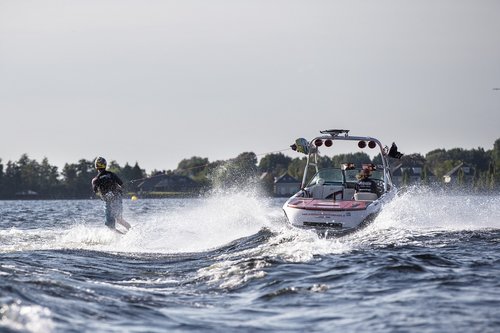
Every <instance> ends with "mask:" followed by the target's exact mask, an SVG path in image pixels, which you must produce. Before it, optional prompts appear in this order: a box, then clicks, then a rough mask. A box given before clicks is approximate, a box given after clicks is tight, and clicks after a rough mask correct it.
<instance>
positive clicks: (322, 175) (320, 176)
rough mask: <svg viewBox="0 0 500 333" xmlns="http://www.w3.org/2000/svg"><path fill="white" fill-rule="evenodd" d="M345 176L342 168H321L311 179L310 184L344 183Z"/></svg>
mask: <svg viewBox="0 0 500 333" xmlns="http://www.w3.org/2000/svg"><path fill="white" fill-rule="evenodd" d="M343 183H344V176H343V174H342V170H340V169H333V168H331V169H323V170H319V171H318V173H317V174H316V175H314V177H313V178H312V179H311V181H310V182H309V185H308V186H312V185H316V184H320V185H336V184H340V185H341V184H343Z"/></svg>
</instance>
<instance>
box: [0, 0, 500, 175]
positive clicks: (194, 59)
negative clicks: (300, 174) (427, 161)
mask: <svg viewBox="0 0 500 333" xmlns="http://www.w3.org/2000/svg"><path fill="white" fill-rule="evenodd" d="M499 87H500V1H498V0H491V1H487V0H474V1H472V0H449V1H444V0H418V1H417V0H415V1H405V0H394V1H390V0H386V1H375V0H366V1H356V0H346V1H336V0H325V1H314V0H296V1H294V0H198V1H196V0H175V1H168V0H158V1H152V0H137V1H132V0H85V1H84V0H78V1H77V0H60V1H54V0H45V1H40V0H37V1H22V0H12V1H9V0H0V112H1V120H0V121H1V130H0V142H1V145H0V158H2V160H3V162H4V163H5V162H6V161H8V160H17V159H19V157H20V156H21V154H22V153H27V154H28V155H29V156H30V157H31V158H35V159H37V160H39V161H41V159H42V158H43V157H47V158H48V159H49V162H50V163H51V164H54V165H58V166H62V165H63V164H64V163H65V162H76V161H78V160H79V159H80V158H87V159H93V158H94V157H95V156H98V155H102V156H104V157H106V158H107V159H108V160H116V161H117V162H118V163H120V164H121V165H123V164H125V162H129V163H131V164H133V163H135V162H136V161H137V162H139V164H140V165H141V167H143V168H145V169H146V170H147V171H150V170H152V169H174V168H175V167H176V166H177V164H178V162H179V161H180V160H182V159H183V158H189V157H191V156H201V157H208V158H209V160H210V161H215V160H219V159H229V158H233V157H236V156H237V155H238V154H240V153H241V152H245V151H253V152H255V153H256V154H265V153H268V152H272V151H276V150H281V149H286V148H288V147H289V145H290V144H291V143H293V141H294V140H295V139H296V138H298V137H305V138H308V139H311V138H312V137H314V136H315V135H316V134H318V131H319V130H323V129H330V128H346V129H350V130H351V134H357V135H370V136H374V137H377V138H379V139H380V140H381V141H382V143H384V144H387V145H390V144H391V142H392V141H396V143H397V144H398V146H399V148H400V150H401V151H402V152H405V153H421V154H423V155H425V154H426V153H427V152H429V151H431V150H433V149H436V148H445V149H451V148H456V147H460V148H466V149H471V148H477V147H482V148H484V149H486V150H488V149H491V148H492V147H493V143H494V141H495V140H496V139H498V138H500V90H495V89H494V88H499ZM285 153H286V154H289V155H290V156H292V157H293V156H298V155H295V154H292V153H293V152H285Z"/></svg>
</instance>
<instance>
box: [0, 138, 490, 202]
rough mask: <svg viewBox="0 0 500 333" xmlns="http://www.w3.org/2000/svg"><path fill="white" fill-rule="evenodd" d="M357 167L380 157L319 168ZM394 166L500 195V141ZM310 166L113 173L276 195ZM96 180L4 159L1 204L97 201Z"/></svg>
mask: <svg viewBox="0 0 500 333" xmlns="http://www.w3.org/2000/svg"><path fill="white" fill-rule="evenodd" d="M403 152H404V150H403ZM346 162H352V163H355V164H356V165H361V164H364V163H374V164H381V156H380V155H378V156H375V157H374V158H373V159H371V158H370V157H369V155H367V154H366V153H364V152H357V153H353V154H340V155H335V156H333V157H331V158H330V157H327V156H322V157H321V158H320V160H319V166H320V167H328V166H332V165H339V164H341V163H346ZM393 162H394V163H396V162H397V163H403V165H405V166H418V167H421V168H423V169H424V171H425V172H424V173H423V175H427V174H433V175H434V176H435V178H436V179H442V177H443V175H445V174H446V173H447V172H449V171H450V170H451V169H453V167H455V166H457V165H458V164H460V163H465V164H467V165H468V166H470V167H472V168H473V169H474V182H473V186H474V187H475V189H477V190H481V191H483V190H487V191H498V190H499V188H500V139H497V140H496V141H495V143H494V146H493V149H492V150H487V151H485V150H484V149H483V148H477V149H471V150H465V149H462V148H454V149H450V150H445V149H435V150H433V151H430V152H429V153H427V154H426V155H425V156H422V155H420V154H407V155H404V156H403V158H402V159H401V160H397V161H393ZM305 163H306V158H305V156H304V155H301V156H298V157H296V158H291V157H289V156H286V155H284V154H282V153H273V154H267V155H265V156H263V157H262V158H261V159H260V161H259V160H258V158H257V156H256V154H255V153H253V152H245V153H242V154H240V155H238V156H237V157H236V158H233V159H230V160H225V161H215V162H209V160H208V158H202V157H197V156H194V157H191V158H188V159H184V160H182V161H180V162H179V164H178V166H177V168H176V169H175V170H168V171H165V170H153V171H151V172H150V173H146V171H145V170H144V169H141V167H140V166H139V164H138V163H137V162H136V163H135V165H134V166H131V165H129V164H128V163H126V164H125V165H124V166H123V167H122V166H120V165H119V164H118V163H117V162H116V161H111V162H110V163H109V164H108V170H111V171H113V172H115V173H117V174H118V175H119V176H120V177H121V178H122V179H123V181H124V182H125V183H126V187H127V191H130V192H135V191H137V186H138V185H139V184H140V180H141V179H144V178H145V177H150V176H155V175H158V174H167V175H168V174H177V175H182V176H187V177H190V178H192V179H193V180H194V181H196V182H197V183H198V184H200V188H204V189H206V188H210V187H213V186H220V185H227V184H229V185H233V184H236V185H242V184H246V183H248V182H249V181H259V182H261V184H263V185H264V188H265V189H267V190H268V191H269V192H271V191H272V186H273V181H274V179H275V177H279V176H281V175H283V174H284V173H289V174H290V175H291V176H293V177H295V178H297V179H299V180H300V179H301V178H302V173H303V169H304V166H305ZM95 175H96V171H95V169H94V162H93V160H87V159H81V160H79V161H78V162H77V163H66V164H65V165H64V167H63V168H62V170H60V171H59V170H58V167H56V166H53V165H51V164H50V163H49V161H48V159H47V158H44V159H43V160H42V161H41V162H38V161H36V160H34V159H30V158H29V157H28V155H27V154H23V155H22V156H21V157H20V158H19V160H17V161H8V162H7V163H5V164H4V163H2V160H1V159H0V199H19V198H31V197H32V198H37V199H59V198H71V199H76V198H90V197H92V196H93V193H92V190H91V186H90V182H91V180H92V178H93V177H94V176H95Z"/></svg>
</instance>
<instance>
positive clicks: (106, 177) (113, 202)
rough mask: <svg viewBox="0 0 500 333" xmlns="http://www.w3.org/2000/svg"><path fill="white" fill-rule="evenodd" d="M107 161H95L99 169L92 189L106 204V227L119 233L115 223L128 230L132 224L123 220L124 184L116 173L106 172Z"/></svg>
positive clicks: (93, 180) (100, 159)
mask: <svg viewBox="0 0 500 333" xmlns="http://www.w3.org/2000/svg"><path fill="white" fill-rule="evenodd" d="M106 166H107V163H106V160H105V159H104V158H103V157H98V158H96V160H95V168H96V169H97V172H98V173H97V176H96V177H95V178H94V179H92V189H93V190H94V193H95V194H97V195H99V196H100V197H101V199H102V200H103V201H104V202H105V203H106V223H105V224H106V226H107V227H108V228H110V229H113V230H115V231H117V232H119V233H122V234H123V232H121V231H119V230H117V229H116V227H115V223H116V222H118V223H119V224H121V225H123V226H124V227H125V228H126V230H127V231H128V230H129V229H130V224H129V223H128V222H127V221H125V220H124V219H123V216H122V213H123V205H122V196H123V189H122V186H123V182H122V180H121V179H120V177H118V176H117V175H116V174H115V173H113V172H111V171H107V170H106Z"/></svg>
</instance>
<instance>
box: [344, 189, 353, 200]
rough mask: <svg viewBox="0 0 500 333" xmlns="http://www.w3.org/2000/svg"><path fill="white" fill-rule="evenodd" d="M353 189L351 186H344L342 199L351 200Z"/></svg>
mask: <svg viewBox="0 0 500 333" xmlns="http://www.w3.org/2000/svg"><path fill="white" fill-rule="evenodd" d="M354 192H355V190H354V189H353V188H345V189H344V200H351V199H352V198H354Z"/></svg>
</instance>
